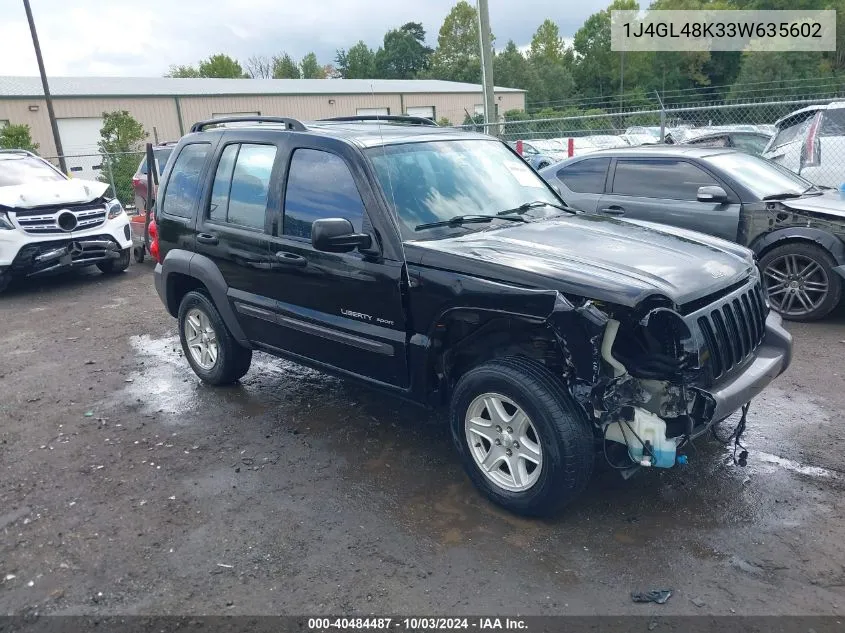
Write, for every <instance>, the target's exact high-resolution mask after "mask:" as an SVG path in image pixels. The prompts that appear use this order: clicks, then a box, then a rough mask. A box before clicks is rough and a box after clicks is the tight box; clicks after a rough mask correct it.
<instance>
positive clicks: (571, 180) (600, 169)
mask: <svg viewBox="0 0 845 633" xmlns="http://www.w3.org/2000/svg"><path fill="white" fill-rule="evenodd" d="M609 165H610V159H609V158H589V159H587V160H581V161H578V162H576V163H572V164H571V165H567V166H566V167H564V168H562V169H559V170H558V172H557V177H558V178H559V179H560V180H561V181H562V182H563V184H565V185H566V186H567V187H568V188H569V189H570V190H571V191H574V192H576V193H603V192H604V180H605V176H606V175H607V168H608V166H609Z"/></svg>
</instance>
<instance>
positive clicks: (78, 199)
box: [0, 178, 109, 209]
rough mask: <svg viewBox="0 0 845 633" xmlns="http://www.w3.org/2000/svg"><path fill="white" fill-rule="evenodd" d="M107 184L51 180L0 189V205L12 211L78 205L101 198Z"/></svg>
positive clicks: (93, 181)
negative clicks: (58, 205)
mask: <svg viewBox="0 0 845 633" xmlns="http://www.w3.org/2000/svg"><path fill="white" fill-rule="evenodd" d="M108 188H109V185H108V184H107V183H103V182H97V181H96V180H81V179H75V178H70V179H68V180H52V181H40V182H31V183H27V184H25V185H12V186H10V187H0V205H2V206H4V207H11V208H13V209H33V208H35V207H46V206H50V205H55V204H80V203H84V202H91V201H92V200H96V199H97V198H99V197H101V196H102V195H103V194H104V193H105V192H106V189H108Z"/></svg>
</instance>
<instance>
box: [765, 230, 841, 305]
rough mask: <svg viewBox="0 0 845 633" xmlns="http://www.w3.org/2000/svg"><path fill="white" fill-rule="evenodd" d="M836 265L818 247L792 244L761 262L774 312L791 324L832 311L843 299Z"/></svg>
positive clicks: (771, 253) (782, 247)
mask: <svg viewBox="0 0 845 633" xmlns="http://www.w3.org/2000/svg"><path fill="white" fill-rule="evenodd" d="M835 266H836V262H835V261H834V259H833V257H831V256H830V254H829V253H828V252H827V251H826V250H824V249H823V248H821V247H819V246H815V245H813V244H806V243H801V242H793V243H791V244H784V245H783V246H778V247H777V248H773V249H772V250H770V251H769V252H767V253H766V254H765V255H763V257H762V258H761V259H760V270H761V271H762V274H763V283H764V285H765V287H766V293H767V294H768V297H769V304H770V305H771V306H772V309H773V310H774V311H775V312H777V313H779V314H780V315H781V316H782V317H783V318H785V319H789V320H791V321H816V320H818V319H821V318H823V317H825V316H827V314H828V313H829V312H830V311H831V310H833V309H834V308H835V307H836V306H837V304H838V303H839V299H840V298H841V296H842V282H841V280H840V279H839V276H838V275H837V274H836V272H835V271H834V270H833V268H834V267H835Z"/></svg>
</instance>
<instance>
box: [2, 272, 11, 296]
mask: <svg viewBox="0 0 845 633" xmlns="http://www.w3.org/2000/svg"><path fill="white" fill-rule="evenodd" d="M10 283H12V275H11V274H10V273H0V292H4V291H5V290H6V288H8V287H9V284H10Z"/></svg>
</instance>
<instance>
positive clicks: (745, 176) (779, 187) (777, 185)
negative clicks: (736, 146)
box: [704, 152, 813, 198]
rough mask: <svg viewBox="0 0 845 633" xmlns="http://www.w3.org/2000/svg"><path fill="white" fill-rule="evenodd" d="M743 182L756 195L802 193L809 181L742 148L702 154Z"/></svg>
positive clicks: (808, 185)
mask: <svg viewBox="0 0 845 633" xmlns="http://www.w3.org/2000/svg"><path fill="white" fill-rule="evenodd" d="M704 160H706V161H707V162H709V163H713V165H715V166H717V167H719V168H720V169H722V170H724V171H726V172H727V173H729V174H730V175H731V178H734V179H735V180H736V181H737V182H739V183H740V184H741V185H744V186H745V187H746V188H747V189H748V190H749V191H751V192H752V193H753V194H754V195H755V196H757V197H758V198H765V197H766V196H773V195H776V194H782V193H791V194H802V193H804V192H805V191H807V189H809V188H810V187H812V186H813V185H812V183H811V182H809V181H807V180H804V179H803V178H801V177H800V176H798V175H796V174H794V173H792V172H791V171H789V170H788V169H785V168H783V167H781V166H779V165H776V164H775V163H773V162H771V161H768V160H766V159H764V158H759V157H757V156H752V155H750V154H744V153H741V152H736V153H733V152H731V153H729V154H715V155H713V156H708V157H707V158H705V159H704Z"/></svg>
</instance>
